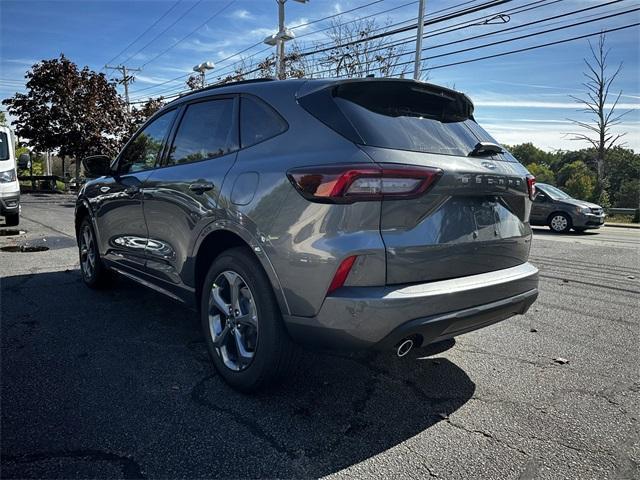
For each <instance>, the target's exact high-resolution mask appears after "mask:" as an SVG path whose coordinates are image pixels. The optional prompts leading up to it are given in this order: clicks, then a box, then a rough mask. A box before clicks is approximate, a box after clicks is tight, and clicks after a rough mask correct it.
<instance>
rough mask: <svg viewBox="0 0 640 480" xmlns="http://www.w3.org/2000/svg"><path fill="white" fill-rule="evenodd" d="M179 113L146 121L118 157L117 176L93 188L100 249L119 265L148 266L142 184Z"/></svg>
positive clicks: (171, 112) (138, 268)
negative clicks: (146, 264) (146, 263)
mask: <svg viewBox="0 0 640 480" xmlns="http://www.w3.org/2000/svg"><path fill="white" fill-rule="evenodd" d="M175 116H176V110H175V109H174V110H170V111H168V112H166V113H163V114H161V115H160V116H158V117H156V118H154V119H153V120H151V121H150V122H149V123H148V124H146V125H145V126H144V127H143V128H142V129H141V130H140V131H138V132H137V133H136V135H135V136H134V137H133V138H132V139H131V140H130V141H129V142H128V143H127V145H126V146H125V148H124V149H123V150H122V152H121V153H120V155H119V156H118V158H117V160H116V163H115V165H114V172H115V173H114V175H113V176H111V177H105V179H104V180H103V181H101V182H98V183H96V184H95V185H94V186H93V188H92V190H93V192H92V194H93V197H94V198H93V202H92V203H94V205H95V209H94V212H95V220H96V225H97V233H98V242H99V246H100V251H101V252H102V256H103V258H105V259H106V260H107V261H110V262H112V264H113V265H114V266H116V267H117V266H118V265H119V266H121V267H123V268H129V269H134V270H144V268H145V247H146V245H147V237H148V232H147V225H146V222H145V219H144V213H143V210H142V190H141V187H142V184H143V182H144V181H145V180H146V179H147V177H148V176H149V175H150V174H151V171H152V170H153V168H155V167H156V166H157V163H158V161H159V160H160V158H161V154H162V150H163V148H164V145H165V142H166V139H167V136H168V134H169V131H170V130H171V125H172V123H173V121H174V120H175Z"/></svg>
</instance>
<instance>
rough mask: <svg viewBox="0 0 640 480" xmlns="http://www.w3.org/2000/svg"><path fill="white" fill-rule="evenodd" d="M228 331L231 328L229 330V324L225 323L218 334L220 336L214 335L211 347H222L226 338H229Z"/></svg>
mask: <svg viewBox="0 0 640 480" xmlns="http://www.w3.org/2000/svg"><path fill="white" fill-rule="evenodd" d="M230 331H231V328H229V324H228V323H227V324H226V325H225V326H224V328H223V329H222V331H221V332H220V335H216V338H215V339H214V340H213V346H214V347H216V348H220V347H221V346H223V345H224V344H225V343H226V341H227V338H228V337H229V332H230Z"/></svg>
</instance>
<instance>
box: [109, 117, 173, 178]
mask: <svg viewBox="0 0 640 480" xmlns="http://www.w3.org/2000/svg"><path fill="white" fill-rule="evenodd" d="M175 116H176V110H171V111H170V112H167V113H165V114H164V115H162V116H160V117H158V118H156V119H155V120H154V121H153V122H151V123H150V124H149V125H147V126H146V127H145V128H144V130H142V131H141V132H140V133H138V135H136V137H135V138H134V139H133V140H132V141H131V143H129V145H127V148H126V149H125V151H124V152H122V155H121V156H120V163H119V165H118V173H120V174H121V175H124V174H126V173H135V172H141V171H143V170H149V169H150V168H153V167H154V166H155V164H156V160H158V156H159V155H160V151H161V149H162V142H163V141H164V139H165V137H166V136H167V133H168V132H169V129H170V128H171V124H172V123H173V120H174V118H175Z"/></svg>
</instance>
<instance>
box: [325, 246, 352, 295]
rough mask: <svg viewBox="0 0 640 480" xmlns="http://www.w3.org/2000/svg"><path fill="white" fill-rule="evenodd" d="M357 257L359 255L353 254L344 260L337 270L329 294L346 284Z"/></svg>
mask: <svg viewBox="0 0 640 480" xmlns="http://www.w3.org/2000/svg"><path fill="white" fill-rule="evenodd" d="M356 258H358V257H357V255H352V256H351V257H347V258H345V259H344V260H343V261H342V263H341V264H340V266H339V267H338V269H337V270H336V274H335V275H334V276H333V280H332V281H331V285H329V289H328V290H327V295H329V294H330V293H331V292H333V291H334V290H337V289H338V288H340V287H342V286H343V285H344V282H345V281H346V280H347V277H348V276H349V272H350V271H351V267H353V264H354V262H355V261H356Z"/></svg>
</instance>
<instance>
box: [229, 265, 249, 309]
mask: <svg viewBox="0 0 640 480" xmlns="http://www.w3.org/2000/svg"><path fill="white" fill-rule="evenodd" d="M224 275H225V277H226V278H227V281H228V282H229V295H230V297H231V298H230V300H231V307H232V308H233V309H234V310H240V286H241V285H242V284H243V283H244V282H243V280H242V277H240V275H238V274H236V273H233V272H225V273H224Z"/></svg>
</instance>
